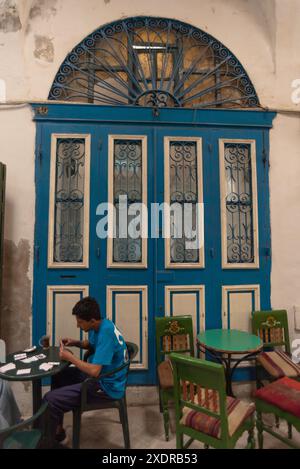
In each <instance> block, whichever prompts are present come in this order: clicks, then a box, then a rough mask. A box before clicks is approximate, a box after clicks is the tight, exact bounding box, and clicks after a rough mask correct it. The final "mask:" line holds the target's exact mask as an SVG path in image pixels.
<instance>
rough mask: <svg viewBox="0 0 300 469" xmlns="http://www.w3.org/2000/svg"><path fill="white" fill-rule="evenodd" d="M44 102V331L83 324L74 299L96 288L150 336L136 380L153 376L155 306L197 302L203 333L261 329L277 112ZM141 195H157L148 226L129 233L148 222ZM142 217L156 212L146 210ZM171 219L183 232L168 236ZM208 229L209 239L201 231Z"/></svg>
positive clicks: (39, 279)
mask: <svg viewBox="0 0 300 469" xmlns="http://www.w3.org/2000/svg"><path fill="white" fill-rule="evenodd" d="M34 108H35V110H36V116H35V119H36V121H37V158H36V196H37V198H36V228H35V262H34V293H33V311H34V316H33V318H34V320H33V337H34V340H36V339H37V338H38V337H39V336H40V335H41V334H43V333H44V332H45V331H48V332H49V333H50V334H51V336H52V339H53V342H55V343H57V342H58V340H59V337H60V336H62V335H71V336H74V335H77V336H78V337H79V335H80V332H79V331H77V330H76V327H75V320H74V318H73V317H72V315H71V309H72V306H73V305H74V303H75V302H76V301H78V300H79V299H80V298H82V297H83V296H86V295H88V294H89V295H92V296H94V297H95V298H96V299H97V300H98V301H99V303H100V307H101V310H102V314H103V316H107V317H109V318H111V319H112V320H113V321H114V322H115V323H116V324H117V326H118V327H119V328H120V329H121V330H122V332H123V333H124V335H125V337H126V338H127V340H131V341H134V342H136V343H137V344H138V346H139V354H138V356H137V358H136V362H135V364H134V365H133V369H132V372H131V376H130V381H131V383H135V384H151V383H154V382H155V380H156V370H155V353H154V350H155V329H154V318H155V316H163V315H169V316H176V315H179V314H191V315H192V317H193V322H194V332H195V334H196V333H198V332H199V331H200V330H201V329H204V328H216V327H223V328H227V327H228V328H230V327H231V328H239V329H244V330H249V327H250V314H251V311H253V310H254V309H258V308H262V309H266V308H269V307H270V265H271V256H270V226H269V199H268V197H269V190H268V128H269V127H270V126H271V123H272V118H273V114H270V113H259V112H255V111H251V112H241V111H237V112H232V111H201V112H198V114H195V112H194V111H192V110H181V109H178V110H176V109H164V110H162V111H161V112H160V113H158V115H157V113H153V112H152V110H151V109H149V108H126V107H120V108H118V107H109V106H106V107H105V106H103V107H101V106H92V107H91V106H85V105H83V106H68V105H51V106H49V107H48V110H47V113H43V114H40V113H39V112H38V107H35V106H34ZM120 196H122V197H123V199H122V201H123V202H122V203H123V205H122V204H121V203H120V200H121V199H120ZM124 201H125V202H124ZM106 203H110V204H111V206H113V207H114V209H116V211H115V212H113V217H115V218H114V220H115V227H116V229H117V232H118V234H117V235H116V237H115V238H112V239H110V240H108V239H107V238H106V237H103V236H102V235H101V233H103V228H105V227H106V228H107V226H113V223H112V219H111V218H106V215H107V211H106V209H105V204H106ZM139 203H143V204H144V205H145V206H146V207H147V208H148V212H147V214H146V220H147V221H148V236H144V237H143V236H141V235H139V236H137V237H134V236H130V239H128V236H127V237H126V236H122V235H121V234H120V231H122V229H123V231H124V229H125V232H126V233H127V234H128V232H129V226H131V227H134V228H136V231H138V228H141V226H140V224H139V223H137V222H136V220H135V219H134V216H132V213H133V212H131V215H130V214H129V215H128V213H129V212H130V210H132V209H133V208H134V206H135V205H134V204H139ZM124 204H125V205H124ZM162 204H166V205H168V204H169V205H170V204H171V205H172V204H175V208H177V209H178V210H179V212H180V210H181V217H182V218H181V219H180V213H179V212H178V213H179V215H178V213H177V212H176V211H175V212H176V213H175V212H174V211H172V210H171V212H170V213H169V215H168V217H166V216H165V220H164V221H165V226H164V227H163V226H162V218H161V211H162V207H163V205H162ZM122 207H123V209H124V208H125V209H126V210H125V211H127V219H126V220H125V222H124V221H122V220H124V219H122V218H120V217H121V215H120V213H121V212H122ZM189 210H190V214H191V218H189V217H188V212H189ZM195 210H196V212H195ZM197 210H198V212H197ZM174 213H175V215H174ZM195 213H198V219H196V218H195ZM123 215H124V214H123ZM185 215H187V216H186V217H185ZM178 216H179V218H176V217H178ZM139 220H142V225H143V226H144V225H145V218H140V219H139ZM174 220H175V221H177V225H176V223H175V221H174ZM178 220H179V223H178ZM195 220H196V221H195ZM197 220H198V222H197ZM106 222H107V223H106ZM111 223H112V225H111ZM175 225H176V226H175ZM174 227H175V228H174ZM178 227H179V228H181V229H182V233H183V236H181V237H180V236H178V233H177V231H176V230H178ZM163 228H164V229H167V231H168V229H169V231H170V234H171V237H168V236H167V237H163V234H164V230H163ZM195 232H196V233H197V235H198V244H197V247H195V245H194V244H192V245H191V244H189V241H190V240H191V239H192V238H190V234H191V233H194V234H195ZM123 234H124V233H123ZM191 246H192V247H191Z"/></svg>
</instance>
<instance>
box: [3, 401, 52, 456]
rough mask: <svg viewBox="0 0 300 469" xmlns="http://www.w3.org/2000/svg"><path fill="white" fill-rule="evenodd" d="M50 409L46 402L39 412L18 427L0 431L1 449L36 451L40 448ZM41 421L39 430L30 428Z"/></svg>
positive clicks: (17, 425)
mask: <svg viewBox="0 0 300 469" xmlns="http://www.w3.org/2000/svg"><path fill="white" fill-rule="evenodd" d="M47 407H48V403H47V402H45V403H44V404H42V405H41V407H40V408H39V410H38V412H36V413H35V414H34V415H33V416H32V417H30V418H29V419H27V420H24V421H23V422H20V423H18V424H16V425H13V426H11V427H8V428H4V429H3V430H0V448H1V449H35V448H38V447H39V445H40V443H41V440H42V437H43V435H44V429H45V421H44V420H43V417H44V415H43V414H44V412H45V411H46V409H47ZM38 419H40V421H39V428H30V429H28V427H32V424H33V423H34V422H36V421H37V420H38Z"/></svg>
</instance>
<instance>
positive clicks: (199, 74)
mask: <svg viewBox="0 0 300 469" xmlns="http://www.w3.org/2000/svg"><path fill="white" fill-rule="evenodd" d="M49 99H50V100H60V101H72V102H83V103H95V104H106V105H133V106H153V107H176V106H177V107H193V108H208V107H225V108H232V107H246V108H247V107H256V106H258V105H259V101H258V97H257V94H256V92H255V89H254V87H253V85H252V83H251V81H250V79H249V77H248V75H247V73H246V71H245V70H244V68H243V66H242V65H241V64H240V62H239V61H238V60H237V58H236V57H235V56H234V55H233V54H232V53H231V52H230V51H229V50H228V49H227V48H226V47H225V46H224V45H223V44H221V43H220V42H219V41H217V40H216V39H215V38H213V37H212V36H210V35H209V34H207V33H205V32H203V31H201V30H200V29H197V28H194V27H193V26H190V25H188V24H186V23H182V22H179V21H175V20H171V19H163V18H145V17H136V18H130V19H127V20H123V21H117V22H114V23H112V24H110V25H107V26H104V27H102V28H100V29H98V30H97V31H95V32H94V33H92V34H90V35H89V36H88V37H87V38H86V39H84V40H83V41H82V42H81V43H80V44H78V45H77V46H76V47H75V48H74V49H73V50H72V51H71V52H70V53H69V54H68V56H67V57H66V59H65V60H64V62H63V64H62V65H61V67H60V69H59V71H58V73H57V75H56V77H55V80H54V82H53V85H52V87H51V90H50V93H49Z"/></svg>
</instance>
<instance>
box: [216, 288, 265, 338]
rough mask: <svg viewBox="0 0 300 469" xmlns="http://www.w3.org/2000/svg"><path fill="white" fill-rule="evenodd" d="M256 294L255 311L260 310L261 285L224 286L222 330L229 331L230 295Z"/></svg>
mask: <svg viewBox="0 0 300 469" xmlns="http://www.w3.org/2000/svg"><path fill="white" fill-rule="evenodd" d="M232 292H235V293H239V292H240V293H254V304H255V306H254V308H255V311H258V310H260V285H223V286H222V328H223V329H228V314H229V313H230V312H229V311H228V294H229V293H232Z"/></svg>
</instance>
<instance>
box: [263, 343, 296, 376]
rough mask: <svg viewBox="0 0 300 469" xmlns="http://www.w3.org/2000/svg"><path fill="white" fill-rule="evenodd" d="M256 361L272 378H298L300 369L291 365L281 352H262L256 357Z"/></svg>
mask: <svg viewBox="0 0 300 469" xmlns="http://www.w3.org/2000/svg"><path fill="white" fill-rule="evenodd" d="M257 361H258V362H259V363H260V364H261V365H262V366H263V368H264V369H265V370H266V371H267V372H268V373H269V374H270V375H271V376H273V378H276V379H278V378H282V377H283V376H288V377H290V378H297V377H298V376H300V367H299V365H296V364H295V363H293V361H292V360H291V358H290V357H289V356H288V355H287V354H286V353H285V352H282V351H281V350H274V351H272V352H262V353H261V354H260V355H258V357H257Z"/></svg>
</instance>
